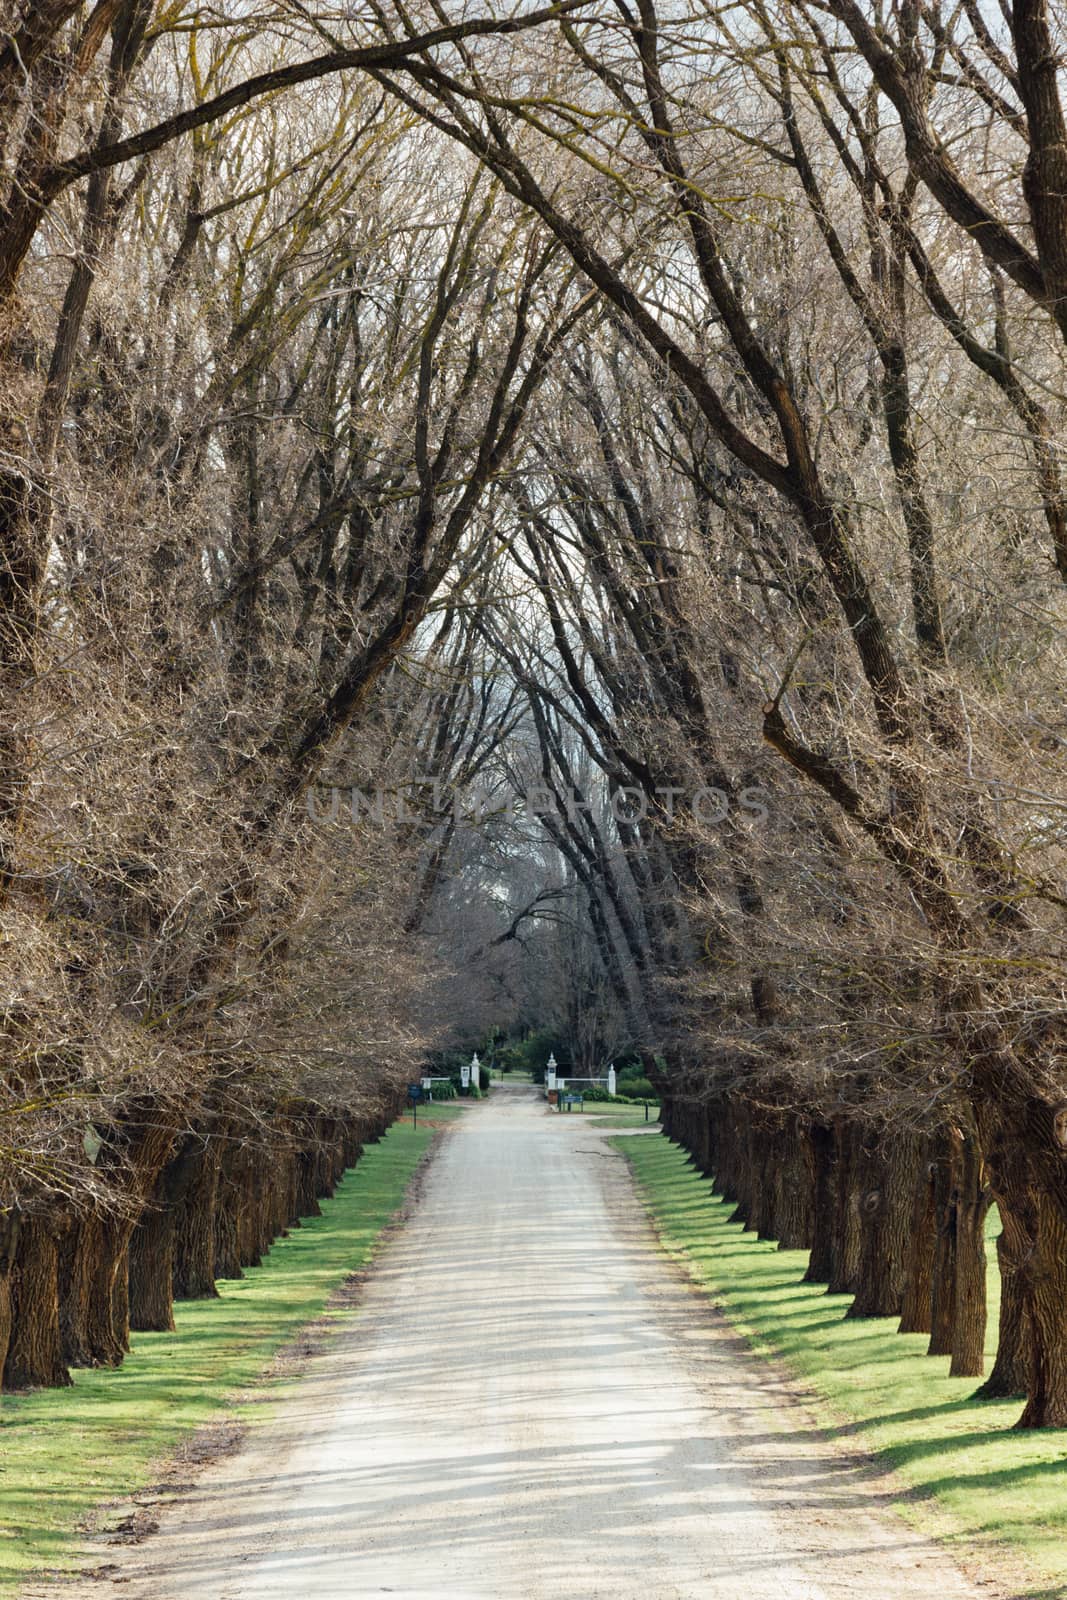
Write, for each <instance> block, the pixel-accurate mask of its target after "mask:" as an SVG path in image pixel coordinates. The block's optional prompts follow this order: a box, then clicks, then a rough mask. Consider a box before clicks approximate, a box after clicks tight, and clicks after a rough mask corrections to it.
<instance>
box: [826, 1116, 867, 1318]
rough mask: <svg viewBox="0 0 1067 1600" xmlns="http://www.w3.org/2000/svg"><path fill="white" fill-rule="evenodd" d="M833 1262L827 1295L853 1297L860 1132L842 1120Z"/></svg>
mask: <svg viewBox="0 0 1067 1600" xmlns="http://www.w3.org/2000/svg"><path fill="white" fill-rule="evenodd" d="M834 1142H835V1148H836V1150H837V1160H836V1161H835V1163H834V1207H833V1261H832V1270H831V1275H830V1282H829V1284H828V1286H827V1290H826V1292H827V1294H854V1293H855V1292H856V1285H857V1283H858V1281H859V1270H860V1226H859V1194H858V1192H857V1188H856V1146H857V1131H856V1129H855V1128H854V1127H853V1126H852V1124H851V1123H849V1122H847V1121H845V1119H844V1118H843V1117H839V1118H837V1119H836V1120H835V1122H834Z"/></svg>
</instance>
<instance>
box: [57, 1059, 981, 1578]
mask: <svg viewBox="0 0 1067 1600" xmlns="http://www.w3.org/2000/svg"><path fill="white" fill-rule="evenodd" d="M892 1501H893V1486H892V1484H891V1482H890V1481H889V1480H888V1479H887V1478H886V1477H885V1476H879V1474H878V1473H877V1472H875V1471H874V1470H872V1469H871V1468H870V1467H869V1466H868V1465H865V1464H864V1463H863V1462H862V1461H860V1460H858V1459H856V1458H855V1457H852V1456H849V1455H846V1454H843V1453H842V1451H841V1450H840V1448H839V1447H837V1446H835V1445H834V1444H832V1443H830V1442H828V1441H827V1440H825V1439H824V1438H823V1437H822V1436H821V1434H820V1432H819V1430H818V1428H817V1426H816V1425H815V1423H814V1422H813V1418H812V1415H811V1413H810V1411H809V1410H808V1409H807V1408H806V1407H805V1406H804V1405H803V1404H801V1403H799V1402H798V1401H797V1399H796V1397H795V1396H794V1395H793V1393H792V1392H791V1389H790V1386H789V1384H788V1383H786V1382H785V1381H784V1380H783V1379H782V1378H781V1377H780V1376H779V1375H777V1374H776V1373H775V1371H774V1370H773V1368H772V1367H770V1366H769V1365H768V1364H767V1363H765V1362H762V1361H758V1360H757V1359H755V1358H754V1357H752V1356H750V1355H749V1354H748V1353H746V1352H745V1351H744V1349H743V1348H741V1347H740V1346H739V1343H738V1341H737V1340H736V1339H735V1338H734V1336H733V1335H732V1334H731V1333H730V1332H729V1330H728V1329H727V1328H726V1327H725V1326H724V1325H723V1324H722V1323H721V1321H720V1320H719V1319H718V1317H717V1316H716V1314H715V1313H714V1312H713V1311H712V1310H711V1309H710V1308H709V1307H708V1306H707V1303H706V1302H705V1301H704V1300H702V1299H701V1298H700V1297H698V1295H697V1294H696V1292H695V1291H694V1290H693V1289H692V1288H691V1287H690V1286H689V1285H688V1284H687V1283H685V1282H683V1281H682V1279H681V1277H680V1275H679V1274H678V1272H677V1271H676V1269H675V1268H674V1267H673V1266H672V1265H671V1264H670V1262H669V1261H667V1260H666V1259H665V1258H664V1256H663V1255H662V1254H661V1253H660V1251H659V1250H658V1248H657V1246H656V1244H655V1241H654V1239H653V1237H652V1234H651V1232H650V1229H649V1227H648V1224H647V1223H646V1221H645V1220H644V1216H643V1214H642V1212H641V1208H640V1206H639V1203H638V1202H637V1200H636V1198H635V1196H634V1193H633V1190H632V1188H631V1185H630V1180H629V1177H628V1173H627V1169H626V1166H625V1163H624V1162H623V1161H622V1159H621V1158H620V1157H619V1156H618V1155H617V1154H616V1153H615V1152H614V1151H613V1150H612V1149H611V1147H610V1146H609V1145H608V1144H607V1143H606V1141H605V1138H604V1136H603V1135H602V1134H601V1133H599V1132H598V1131H597V1129H596V1128H595V1126H593V1125H592V1124H591V1123H590V1121H589V1119H588V1118H587V1117H582V1116H579V1115H577V1114H575V1115H571V1116H555V1115H551V1114H547V1113H546V1111H545V1109H544V1104H543V1102H542V1101H541V1100H539V1099H538V1098H537V1097H536V1095H535V1094H534V1092H533V1091H532V1090H529V1089H522V1088H518V1087H515V1088H509V1087H507V1086H502V1087H500V1088H495V1089H494V1090H493V1093H492V1096H491V1098H490V1099H489V1100H488V1102H486V1103H485V1104H484V1105H478V1106H476V1107H473V1108H471V1110H470V1111H469V1112H468V1113H467V1114H466V1115H464V1116H463V1117H462V1118H461V1119H460V1120H459V1122H458V1124H457V1125H455V1126H454V1127H453V1129H452V1130H451V1131H450V1132H448V1133H447V1134H446V1135H445V1136H444V1138H443V1140H442V1143H441V1147H440V1149H439V1151H438V1153H437V1156H436V1158H435V1160H434V1161H433V1163H432V1165H431V1167H430V1169H429V1172H428V1173H427V1175H426V1178H425V1182H424V1185H423V1189H422V1193H421V1196H420V1198H419V1201H418V1203H417V1205H416V1206H415V1208H414V1210H413V1213H412V1215H411V1217H410V1219H409V1220H408V1222H407V1223H406V1224H405V1225H404V1226H403V1227H402V1228H401V1229H400V1230H399V1231H398V1232H397V1233H396V1234H395V1235H394V1237H393V1238H392V1240H391V1241H390V1242H389V1244H388V1245H387V1247H386V1248H385V1249H384V1251H383V1252H382V1254H381V1255H380V1256H379V1257H378V1260H377V1263H376V1266H375V1268H374V1270H373V1271H372V1272H371V1274H370V1277H369V1279H368V1282H367V1284H366V1286H365V1289H364V1291H363V1294H362V1298H361V1310H360V1311H359V1313H358V1315H356V1316H355V1317H352V1318H350V1319H349V1320H348V1321H347V1322H346V1323H345V1326H344V1330H343V1331H342V1332H341V1333H340V1334H339V1336H337V1337H335V1338H334V1339H333V1340H332V1341H331V1343H330V1345H329V1348H328V1350H327V1351H326V1352H325V1353H324V1354H321V1355H319V1356H317V1357H314V1358H313V1359H312V1361H311V1363H310V1365H309V1368H308V1370H307V1372H306V1373H305V1374H304V1375H303V1376H302V1377H301V1378H300V1380H299V1382H298V1383H297V1384H296V1385H295V1387H294V1389H293V1391H292V1394H291V1396H290V1397H289V1398H287V1399H286V1400H285V1401H284V1402H283V1403H282V1404H281V1405H280V1406H278V1407H277V1408H272V1409H271V1414H270V1415H269V1416H267V1417H266V1418H265V1420H262V1421H260V1423H259V1424H258V1426H256V1427H254V1428H253V1429H252V1430H251V1433H250V1435H249V1438H248V1440H247V1441H246V1443H245V1445H244V1446H243V1448H242V1449H240V1450H239V1451H238V1453H237V1454H235V1455H233V1456H231V1457H229V1458H227V1459H224V1460H221V1461H219V1462H217V1463H215V1464H214V1465H213V1466H211V1467H209V1468H208V1469H207V1470H206V1471H205V1472H204V1473H203V1474H202V1475H201V1476H200V1477H199V1479H198V1480H197V1482H196V1483H195V1485H192V1486H191V1487H190V1488H189V1490H188V1492H187V1493H186V1494H185V1495H184V1496H182V1497H180V1498H179V1500H178V1502H177V1503H176V1504H174V1505H172V1506H171V1507H169V1508H168V1509H167V1510H166V1511H165V1512H163V1514H162V1525H161V1527H160V1530H159V1531H158V1533H156V1534H154V1535H153V1536H151V1537H150V1538H148V1539H147V1540H146V1541H145V1542H144V1543H143V1544H141V1545H140V1546H138V1547H136V1548H134V1549H130V1550H128V1551H119V1552H116V1551H114V1550H110V1549H109V1550H108V1551H107V1553H106V1556H104V1557H103V1559H105V1560H107V1561H114V1562H115V1563H116V1567H115V1569H114V1571H113V1572H112V1574H111V1575H110V1578H105V1579H102V1580H101V1581H97V1582H96V1583H94V1584H92V1585H91V1588H90V1589H89V1590H87V1591H86V1592H87V1593H92V1594H93V1595H94V1596H96V1597H98V1600H99V1597H103V1596H106V1595H107V1594H108V1593H109V1592H110V1591H111V1590H112V1585H113V1584H114V1585H115V1587H114V1593H115V1594H116V1596H117V1595H122V1596H130V1597H131V1600H132V1597H136V1600H149V1597H151V1600H275V1597H281V1596H286V1597H290V1600H305V1597H309V1600H352V1597H353V1596H362V1595H383V1594H393V1595H399V1596H405V1597H408V1600H414V1597H415V1596H425V1597H431V1596H432V1597H436V1596H451V1597H455V1596H470V1597H475V1596H477V1597H484V1600H496V1597H512V1596H515V1597H518V1596H523V1597H528V1600H549V1597H551V1600H592V1597H593V1596H603V1597H604V1600H629V1597H633V1600H666V1597H668V1596H671V1597H674V1596H679V1597H682V1596H684V1597H686V1600H689V1597H694V1600H695V1597H697V1596H699V1597H701V1600H771V1597H774V1600H801V1597H804V1600H820V1597H824V1596H825V1597H834V1600H837V1597H843V1596H861V1595H862V1596H863V1597H864V1600H904V1597H905V1596H907V1597H908V1600H912V1597H914V1596H916V1595H919V1594H925V1595H930V1594H935V1595H936V1596H937V1597H938V1600H955V1597H962V1596H973V1595H976V1594H978V1593H979V1592H980V1593H983V1594H986V1595H988V1594H989V1593H990V1589H989V1588H987V1587H985V1586H984V1585H983V1587H982V1588H981V1590H979V1589H976V1588H972V1587H971V1586H970V1584H969V1583H968V1581H967V1580H966V1579H965V1578H964V1577H963V1576H962V1575H961V1573H960V1571H959V1570H958V1568H957V1567H956V1566H955V1565H954V1564H953V1562H952V1561H951V1560H950V1559H949V1558H948V1557H947V1556H946V1555H945V1554H944V1553H942V1552H941V1551H939V1550H937V1549H935V1548H933V1547H932V1546H931V1545H930V1544H929V1542H928V1541H926V1540H925V1539H923V1538H922V1537H920V1536H918V1535H917V1534H916V1533H915V1532H914V1531H913V1530H912V1529H910V1528H909V1527H908V1526H907V1525H906V1524H905V1523H904V1522H903V1521H902V1520H901V1519H900V1518H899V1517H898V1516H897V1515H896V1513H895V1512H894V1510H893V1507H892Z"/></svg>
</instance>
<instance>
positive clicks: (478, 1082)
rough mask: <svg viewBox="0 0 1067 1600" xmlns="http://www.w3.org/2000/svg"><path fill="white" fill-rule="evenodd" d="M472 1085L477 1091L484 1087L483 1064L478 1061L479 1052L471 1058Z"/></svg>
mask: <svg viewBox="0 0 1067 1600" xmlns="http://www.w3.org/2000/svg"><path fill="white" fill-rule="evenodd" d="M471 1083H473V1085H474V1087H475V1088H476V1089H480V1088H481V1086H482V1064H481V1062H480V1061H479V1060H478V1052H477V1050H476V1051H475V1052H474V1054H473V1055H472V1056H471Z"/></svg>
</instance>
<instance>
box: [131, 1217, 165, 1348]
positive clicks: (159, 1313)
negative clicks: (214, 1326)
mask: <svg viewBox="0 0 1067 1600" xmlns="http://www.w3.org/2000/svg"><path fill="white" fill-rule="evenodd" d="M129 1259H130V1278H129V1284H130V1291H129V1292H130V1327H131V1328H133V1329H134V1330H135V1331H136V1332H137V1333H170V1332H171V1330H172V1329H173V1327H174V1212H173V1210H172V1208H171V1207H170V1206H167V1205H163V1206H155V1205H153V1206H150V1207H149V1208H148V1209H147V1210H146V1211H145V1212H144V1214H143V1215H142V1217H141V1220H140V1222H138V1224H137V1226H136V1228H134V1230H133V1234H132V1236H131V1238H130V1258H129Z"/></svg>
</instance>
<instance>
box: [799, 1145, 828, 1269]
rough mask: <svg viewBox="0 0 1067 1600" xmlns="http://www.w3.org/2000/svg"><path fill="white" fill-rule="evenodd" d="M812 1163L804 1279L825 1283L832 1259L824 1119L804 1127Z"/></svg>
mask: <svg viewBox="0 0 1067 1600" xmlns="http://www.w3.org/2000/svg"><path fill="white" fill-rule="evenodd" d="M808 1139H809V1142H810V1144H811V1165H812V1242H811V1256H810V1258H809V1261H808V1270H807V1272H805V1274H804V1282H805V1283H829V1281H830V1277H831V1275H832V1273H833V1260H834V1130H833V1128H832V1127H830V1126H829V1125H828V1124H827V1123H825V1122H813V1123H811V1124H810V1125H809V1128H808Z"/></svg>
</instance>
